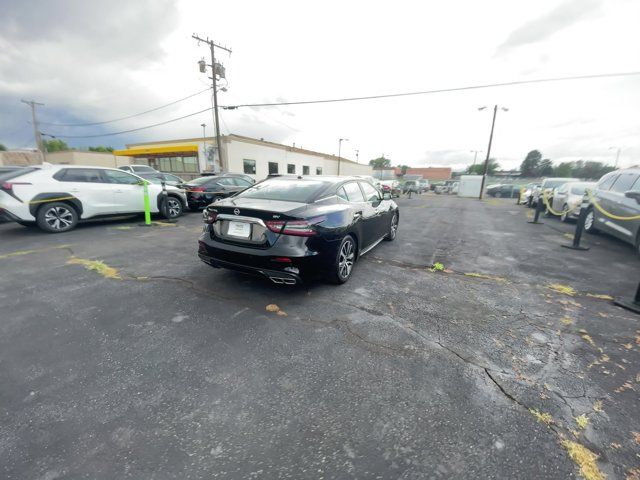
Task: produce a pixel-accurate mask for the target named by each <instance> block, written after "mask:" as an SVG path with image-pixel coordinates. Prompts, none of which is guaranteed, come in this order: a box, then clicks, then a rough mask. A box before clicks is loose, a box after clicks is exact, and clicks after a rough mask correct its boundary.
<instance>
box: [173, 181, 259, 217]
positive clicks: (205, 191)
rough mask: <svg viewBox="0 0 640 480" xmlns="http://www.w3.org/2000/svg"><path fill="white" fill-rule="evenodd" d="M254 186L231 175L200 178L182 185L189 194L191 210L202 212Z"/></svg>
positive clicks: (188, 199) (188, 200) (188, 201)
mask: <svg viewBox="0 0 640 480" xmlns="http://www.w3.org/2000/svg"><path fill="white" fill-rule="evenodd" d="M251 185H252V184H251V183H250V182H249V181H247V180H246V179H244V178H242V176H240V175H238V176H233V175H231V174H228V175H225V176H220V177H218V176H216V177H200V178H196V179H195V180H190V181H189V182H188V183H185V184H183V185H182V187H181V188H184V190H185V192H186V193H187V203H188V204H189V208H190V209H191V210H200V209H203V208H204V207H206V206H207V205H209V204H210V203H211V202H214V201H216V200H218V199H220V198H225V197H229V196H231V195H234V194H236V193H238V192H241V191H242V190H244V189H245V188H247V187H250V186H251Z"/></svg>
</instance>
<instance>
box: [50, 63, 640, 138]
mask: <svg viewBox="0 0 640 480" xmlns="http://www.w3.org/2000/svg"><path fill="white" fill-rule="evenodd" d="M637 75H640V72H623V73H603V74H597V75H580V76H572V77H555V78H542V79H534V80H518V81H513V82H503V83H490V84H484V85H470V86H465V87H454V88H442V89H438V90H424V91H420V92H407V93H392V94H387V95H371V96H367V97H350V98H339V99H328V100H308V101H300V102H279V103H256V104H241V105H235V106H220V107H221V108H224V109H227V110H233V109H236V108H240V107H269V106H278V105H301V104H314V103H332V102H348V101H354V100H374V99H379V98H393V97H406V96H411V95H426V94H431V93H446V92H457V91H463V90H478V89H483V88H495V87H505V86H512V85H527V84H534V83H545V82H560V81H567V80H587V79H598V78H611V77H629V76H637ZM207 90H208V89H207ZM205 91H206V90H205ZM200 93H202V92H200ZM209 110H212V108H211V107H209V108H205V109H204V110H200V111H199V112H194V113H190V114H188V115H183V116H182V117H178V118H173V119H171V120H166V121H164V122H160V123H154V124H153V125H147V126H144V127H139V128H133V129H130V130H122V131H120V132H110V133H102V134H97V135H55V136H56V137H58V138H98V137H110V136H114V135H121V134H124V133H131V132H138V131H140V130H146V129H148V128H153V127H158V126H160V125H166V124H167V123H172V122H177V121H178V120H182V119H184V118H188V117H193V116H194V115H199V114H201V113H204V112H208V111H209Z"/></svg>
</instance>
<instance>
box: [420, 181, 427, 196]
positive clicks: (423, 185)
mask: <svg viewBox="0 0 640 480" xmlns="http://www.w3.org/2000/svg"><path fill="white" fill-rule="evenodd" d="M418 186H419V187H420V192H421V193H424V192H428V191H429V180H418Z"/></svg>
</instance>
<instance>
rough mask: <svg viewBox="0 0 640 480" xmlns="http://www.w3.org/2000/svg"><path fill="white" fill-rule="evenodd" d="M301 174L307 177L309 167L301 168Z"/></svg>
mask: <svg viewBox="0 0 640 480" xmlns="http://www.w3.org/2000/svg"><path fill="white" fill-rule="evenodd" d="M302 174H303V175H309V165H303V166H302Z"/></svg>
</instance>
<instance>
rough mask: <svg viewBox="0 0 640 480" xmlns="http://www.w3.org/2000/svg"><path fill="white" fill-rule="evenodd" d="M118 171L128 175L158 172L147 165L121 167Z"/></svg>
mask: <svg viewBox="0 0 640 480" xmlns="http://www.w3.org/2000/svg"><path fill="white" fill-rule="evenodd" d="M118 170H122V171H124V172H129V173H158V170H156V169H155V168H153V167H150V166H149V165H122V166H121V167H118Z"/></svg>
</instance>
